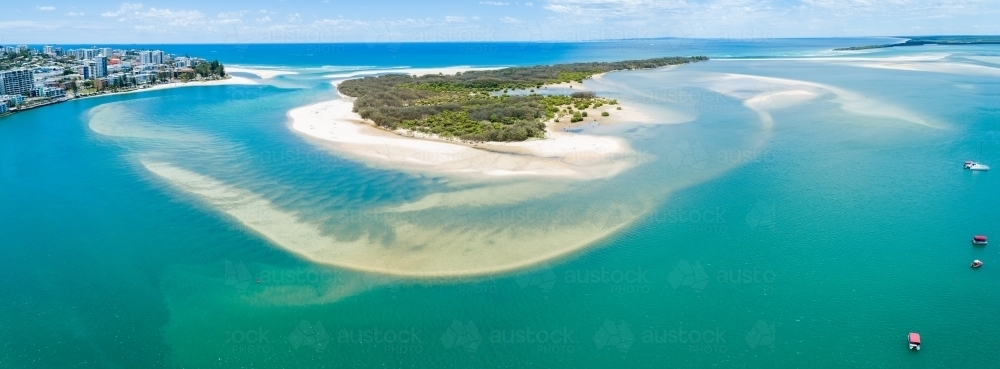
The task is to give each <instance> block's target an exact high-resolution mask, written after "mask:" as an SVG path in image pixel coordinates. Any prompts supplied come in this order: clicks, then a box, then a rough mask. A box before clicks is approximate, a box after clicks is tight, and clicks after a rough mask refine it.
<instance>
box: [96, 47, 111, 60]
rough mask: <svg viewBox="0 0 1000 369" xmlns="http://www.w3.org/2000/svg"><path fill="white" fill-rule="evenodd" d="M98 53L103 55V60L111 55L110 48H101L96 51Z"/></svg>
mask: <svg viewBox="0 0 1000 369" xmlns="http://www.w3.org/2000/svg"><path fill="white" fill-rule="evenodd" d="M98 51H99V52H100V54H101V55H104V57H105V58H110V57H111V54H112V53H113V51H111V48H110V47H103V48H100V49H98Z"/></svg>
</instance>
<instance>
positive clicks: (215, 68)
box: [194, 60, 226, 77]
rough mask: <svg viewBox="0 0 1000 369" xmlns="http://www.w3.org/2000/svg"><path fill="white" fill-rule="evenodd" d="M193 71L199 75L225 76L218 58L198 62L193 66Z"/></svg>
mask: <svg viewBox="0 0 1000 369" xmlns="http://www.w3.org/2000/svg"><path fill="white" fill-rule="evenodd" d="M194 71H195V73H198V75H199V76H201V77H209V76H219V77H225V76H226V71H225V68H224V67H223V66H222V64H220V63H219V61H218V60H212V61H211V62H203V63H198V65H196V66H194Z"/></svg>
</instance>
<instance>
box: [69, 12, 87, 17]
mask: <svg viewBox="0 0 1000 369" xmlns="http://www.w3.org/2000/svg"><path fill="white" fill-rule="evenodd" d="M66 16H67V17H82V16H83V13H77V12H69V13H66Z"/></svg>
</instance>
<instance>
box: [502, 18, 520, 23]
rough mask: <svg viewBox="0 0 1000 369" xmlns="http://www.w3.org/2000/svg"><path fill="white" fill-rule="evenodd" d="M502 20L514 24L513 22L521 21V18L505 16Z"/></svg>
mask: <svg viewBox="0 0 1000 369" xmlns="http://www.w3.org/2000/svg"><path fill="white" fill-rule="evenodd" d="M500 21H501V22H503V23H507V24H513V23H521V20H520V19H517V18H511V17H503V18H500Z"/></svg>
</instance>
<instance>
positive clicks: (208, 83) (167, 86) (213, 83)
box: [66, 76, 258, 101]
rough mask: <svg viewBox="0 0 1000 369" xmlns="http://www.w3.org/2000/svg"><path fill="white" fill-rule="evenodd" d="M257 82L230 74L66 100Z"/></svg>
mask: <svg viewBox="0 0 1000 369" xmlns="http://www.w3.org/2000/svg"><path fill="white" fill-rule="evenodd" d="M256 84H258V83H257V82H254V81H253V80H251V79H249V78H245V77H235V76H229V78H225V79H217V80H212V81H190V82H170V83H163V84H158V85H153V86H151V87H148V88H139V89H135V90H131V91H121V92H111V93H106V94H96V95H89V96H81V97H74V98H70V99H66V101H73V100H83V99H89V98H94V97H104V96H114V95H124V94H131V93H138V92H145V91H157V90H169V89H173V88H181V87H199V86H226V85H256Z"/></svg>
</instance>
